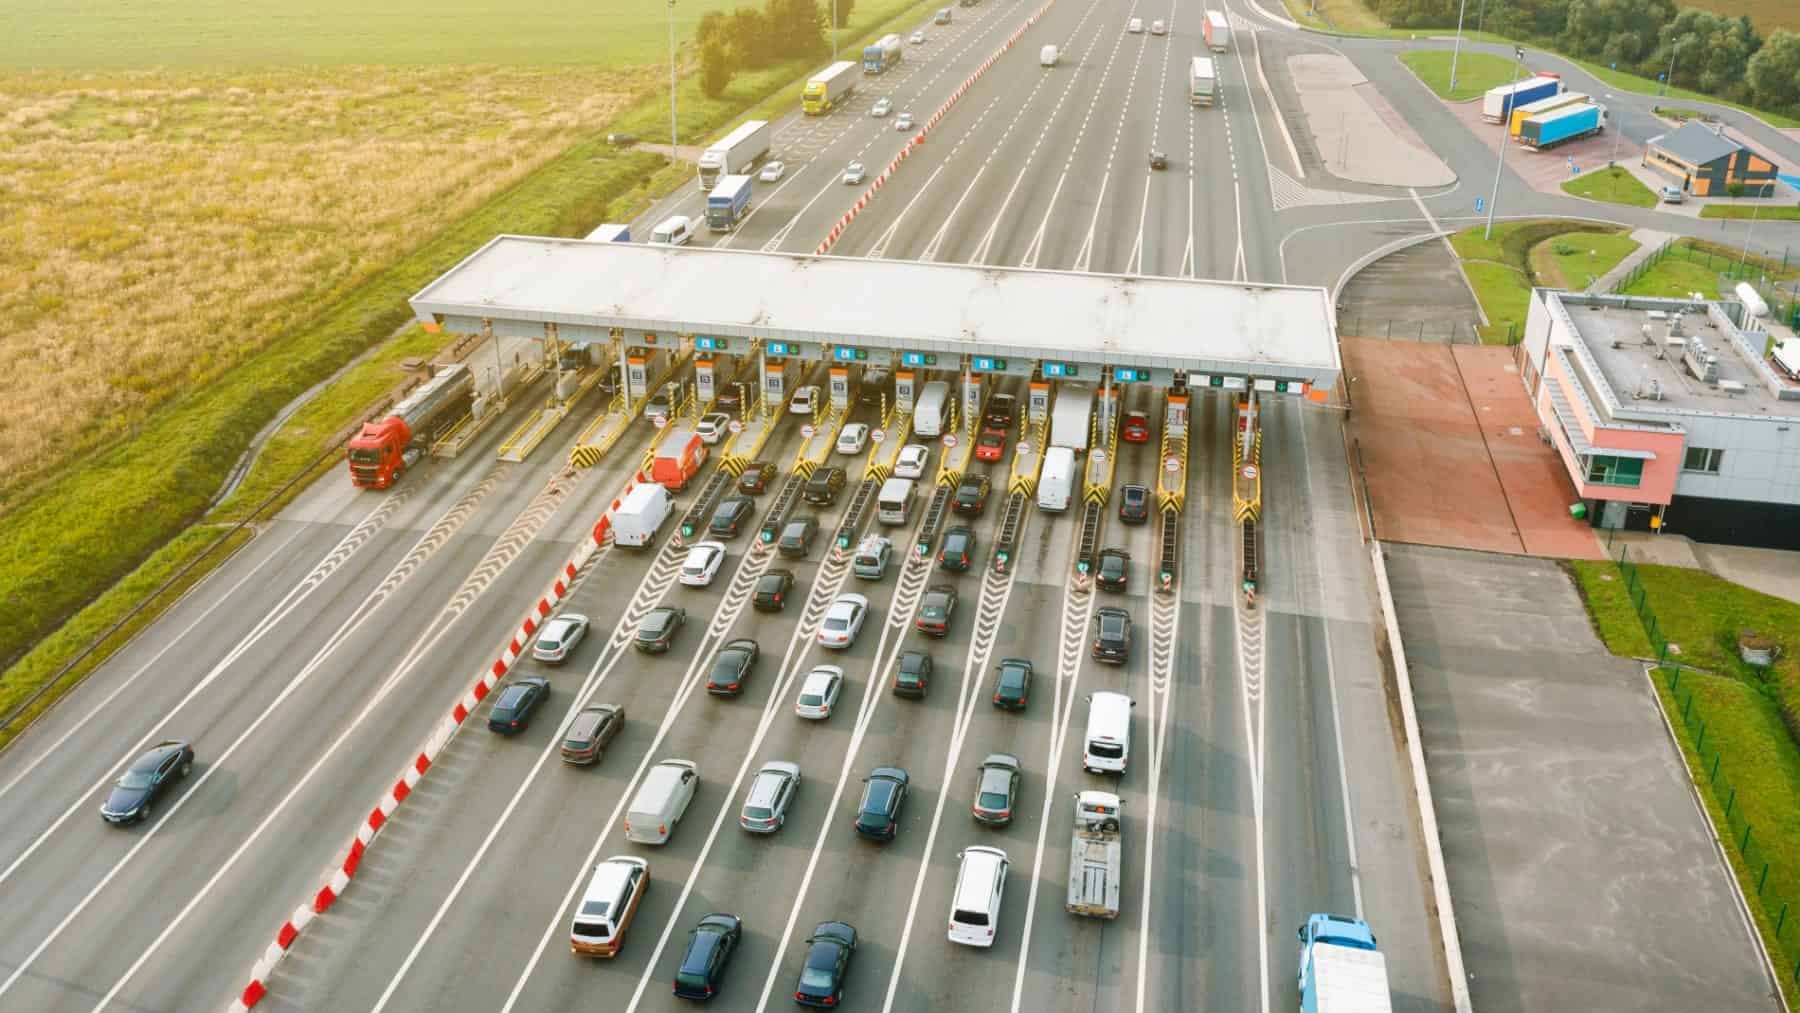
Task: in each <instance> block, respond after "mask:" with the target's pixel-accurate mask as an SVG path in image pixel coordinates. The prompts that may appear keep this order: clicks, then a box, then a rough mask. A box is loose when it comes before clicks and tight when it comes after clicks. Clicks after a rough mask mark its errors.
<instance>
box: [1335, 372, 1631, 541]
mask: <svg viewBox="0 0 1800 1013" xmlns="http://www.w3.org/2000/svg"><path fill="white" fill-rule="evenodd" d="M1341 343H1342V345H1343V351H1344V366H1345V372H1346V373H1347V374H1348V375H1349V376H1351V377H1353V378H1354V381H1353V383H1352V388H1351V394H1352V398H1353V410H1352V412H1351V415H1350V432H1351V437H1352V439H1353V440H1354V441H1355V445H1356V448H1357V450H1358V453H1359V456H1360V458H1361V467H1362V468H1363V469H1364V477H1365V480H1366V481H1367V483H1368V488H1369V499H1370V503H1371V511H1372V512H1373V514H1374V515H1375V534H1376V536H1377V537H1379V538H1383V539H1387V540H1390V541H1398V542H1415V543H1419V544H1424V545H1443V546H1452V547H1456V548H1467V549H1480V550H1484V551H1488V552H1512V553H1524V554H1529V555H1544V556H1558V557H1569V556H1573V557H1579V558H1593V559H1598V558H1600V549H1599V543H1598V542H1597V540H1596V539H1595V538H1594V535H1593V532H1592V530H1591V529H1589V528H1588V527H1587V526H1586V525H1585V524H1582V523H1580V522H1578V521H1575V520H1573V519H1571V518H1570V517H1569V515H1568V504H1570V503H1572V502H1574V500H1575V493H1574V490H1573V488H1572V486H1571V485H1570V483H1569V481H1568V477H1567V475H1566V474H1565V473H1564V472H1563V470H1562V464H1561V462H1560V461H1559V460H1558V459H1557V458H1556V455H1555V452H1554V451H1553V450H1552V449H1551V448H1550V447H1549V446H1548V445H1546V444H1545V443H1543V442H1542V441H1541V440H1539V439H1538V436H1537V425H1538V423H1537V417H1536V415H1535V414H1534V413H1533V411H1532V408H1531V402H1530V400H1529V399H1528V398H1527V396H1526V394H1525V389H1524V387H1523V386H1521V385H1520V383H1519V377H1518V374H1517V373H1516V372H1514V371H1513V368H1514V367H1513V360H1512V351H1511V349H1507V348H1483V347H1475V346H1467V345H1458V346H1454V347H1453V346H1449V345H1441V344H1429V343H1417V342H1408V341H1383V340H1380V339H1377V338H1344V339H1342V342H1341Z"/></svg>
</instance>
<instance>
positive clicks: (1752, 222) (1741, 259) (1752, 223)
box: [1738, 204, 1762, 278]
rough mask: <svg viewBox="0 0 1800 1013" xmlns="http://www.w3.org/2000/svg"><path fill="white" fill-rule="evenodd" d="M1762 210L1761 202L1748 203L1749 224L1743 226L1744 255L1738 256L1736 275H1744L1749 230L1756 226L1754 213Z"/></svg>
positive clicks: (1747, 260)
mask: <svg viewBox="0 0 1800 1013" xmlns="http://www.w3.org/2000/svg"><path fill="white" fill-rule="evenodd" d="M1761 210H1762V205H1761V204H1752V205H1750V224H1748V225H1746V226H1744V255H1743V256H1742V257H1739V258H1738V277H1739V278H1742V277H1744V265H1745V264H1746V263H1748V262H1749V260H1750V230H1751V229H1754V228H1756V213H1757V212H1758V211H1761Z"/></svg>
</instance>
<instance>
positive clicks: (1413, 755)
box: [1369, 541, 1474, 1013]
mask: <svg viewBox="0 0 1800 1013" xmlns="http://www.w3.org/2000/svg"><path fill="white" fill-rule="evenodd" d="M1369 559H1370V562H1371V563H1372V565H1373V566H1374V569H1375V589H1376V591H1377V592H1379V595H1380V598H1381V619H1382V623H1383V625H1384V626H1385V628H1386V634H1387V641H1388V647H1389V651H1388V655H1389V657H1391V658H1392V659H1393V662H1394V678H1395V681H1396V682H1398V683H1399V691H1400V692H1399V696H1400V715H1401V718H1402V719H1403V721H1404V722H1405V727H1406V753H1407V757H1408V759H1409V760H1410V761H1411V763H1412V775H1413V792H1414V794H1415V795H1416V796H1417V797H1418V800H1419V822H1420V823H1421V824H1423V829H1424V837H1425V860H1426V863H1427V865H1428V867H1429V871H1430V874H1431V890H1432V896H1433V898H1434V900H1435V902H1436V905H1437V915H1438V918H1437V922H1438V928H1439V930H1440V932H1441V933H1442V937H1443V946H1444V963H1445V964H1446V965H1447V967H1446V970H1447V971H1448V972H1449V976H1450V1000H1451V1003H1452V1004H1453V1005H1454V1006H1455V1008H1456V1013H1473V1010H1474V1007H1473V1006H1471V1005H1470V1002H1469V975H1468V971H1467V969H1466V968H1465V967H1464V965H1463V954H1462V936H1461V934H1460V933H1459V932H1458V931H1457V928H1456V911H1455V909H1454V908H1453V907H1452V906H1451V903H1450V880H1449V876H1448V874H1447V873H1446V872H1445V871H1444V846H1443V842H1442V841H1441V840H1440V839H1439V836H1438V822H1437V806H1436V805H1435V804H1434V803H1433V802H1432V799H1431V781H1430V779H1429V778H1428V777H1427V776H1426V772H1425V750H1424V747H1423V745H1422V744H1421V743H1420V741H1419V714H1418V709H1417V708H1416V707H1415V706H1414V704H1413V689H1412V674H1411V672H1410V670H1409V669H1408V668H1407V664H1406V645H1405V644H1404V643H1403V642H1402V641H1401V639H1400V619H1399V616H1398V614H1397V613H1396V612H1395V611H1394V595H1393V591H1392V589H1391V588H1390V587H1389V586H1388V575H1387V559H1386V557H1385V555H1384V553H1383V551H1382V545H1381V542H1379V541H1371V542H1370V543H1369Z"/></svg>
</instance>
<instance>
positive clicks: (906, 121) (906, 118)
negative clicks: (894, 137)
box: [894, 113, 913, 131]
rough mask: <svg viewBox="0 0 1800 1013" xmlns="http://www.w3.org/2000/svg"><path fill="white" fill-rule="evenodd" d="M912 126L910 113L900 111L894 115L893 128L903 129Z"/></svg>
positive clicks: (909, 128)
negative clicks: (897, 114)
mask: <svg viewBox="0 0 1800 1013" xmlns="http://www.w3.org/2000/svg"><path fill="white" fill-rule="evenodd" d="M912 128H913V118H912V113H901V114H900V115H899V116H897V117H895V119H894V129H895V130H897V131H905V130H911V129H912Z"/></svg>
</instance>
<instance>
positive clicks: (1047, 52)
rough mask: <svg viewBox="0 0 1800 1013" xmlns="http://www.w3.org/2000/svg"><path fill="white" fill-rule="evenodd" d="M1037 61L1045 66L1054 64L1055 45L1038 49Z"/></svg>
mask: <svg viewBox="0 0 1800 1013" xmlns="http://www.w3.org/2000/svg"><path fill="white" fill-rule="evenodd" d="M1038 63H1040V64H1043V65H1044V66H1046V67H1054V66H1056V47H1055V46H1045V47H1044V48H1043V49H1040V50H1038Z"/></svg>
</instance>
